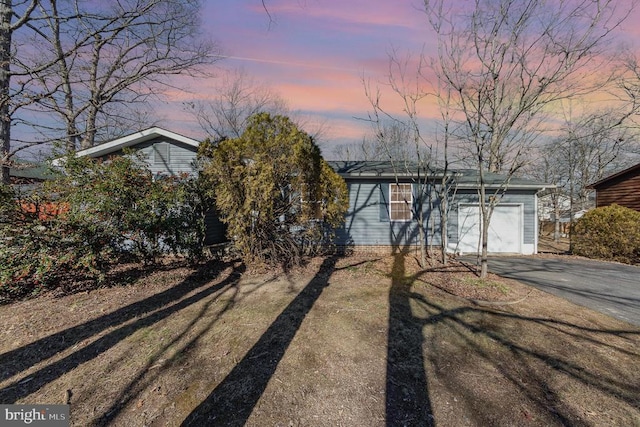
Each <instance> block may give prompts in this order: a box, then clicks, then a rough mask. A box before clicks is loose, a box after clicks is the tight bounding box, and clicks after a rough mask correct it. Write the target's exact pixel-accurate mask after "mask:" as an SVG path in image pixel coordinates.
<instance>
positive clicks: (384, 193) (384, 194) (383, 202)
mask: <svg viewBox="0 0 640 427" xmlns="http://www.w3.org/2000/svg"><path fill="white" fill-rule="evenodd" d="M380 221H381V222H389V183H386V182H381V183H380Z"/></svg>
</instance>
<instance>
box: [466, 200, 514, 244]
mask: <svg viewBox="0 0 640 427" xmlns="http://www.w3.org/2000/svg"><path fill="white" fill-rule="evenodd" d="M522 235H523V229H522V205H499V206H496V207H495V208H494V210H493V214H492V215H491V222H490V223H489V241H488V246H487V250H488V251H489V252H491V253H521V250H522ZM479 241H480V209H479V206H478V205H459V207H458V251H459V252H463V253H464V252H466V253H469V252H473V253H476V252H477V251H478V247H479Z"/></svg>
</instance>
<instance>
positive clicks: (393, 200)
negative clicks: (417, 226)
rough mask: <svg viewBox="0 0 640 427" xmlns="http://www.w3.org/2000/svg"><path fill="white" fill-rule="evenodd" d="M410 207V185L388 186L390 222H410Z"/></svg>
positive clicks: (411, 197) (411, 201) (411, 202)
mask: <svg viewBox="0 0 640 427" xmlns="http://www.w3.org/2000/svg"><path fill="white" fill-rule="evenodd" d="M412 205H413V195H412V193H411V184H389V218H390V219H391V221H411V217H412V215H411V206H412Z"/></svg>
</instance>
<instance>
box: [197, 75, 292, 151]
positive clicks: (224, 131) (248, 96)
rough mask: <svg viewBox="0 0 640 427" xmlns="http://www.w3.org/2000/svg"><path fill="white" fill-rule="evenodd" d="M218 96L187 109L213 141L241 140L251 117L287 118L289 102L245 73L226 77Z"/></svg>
mask: <svg viewBox="0 0 640 427" xmlns="http://www.w3.org/2000/svg"><path fill="white" fill-rule="evenodd" d="M215 92H216V95H215V97H214V99H211V100H207V101H194V102H189V103H187V105H186V107H187V109H188V111H189V112H191V113H192V114H193V115H194V116H195V118H196V120H197V121H198V124H199V125H200V127H201V128H202V130H204V131H205V132H206V133H207V134H208V135H211V136H212V137H213V138H214V139H222V138H239V137H240V135H242V133H243V132H244V130H245V129H246V127H247V121H248V119H249V117H251V116H253V115H255V114H258V113H261V112H266V113H270V114H273V115H286V114H288V108H287V105H286V102H285V101H284V100H283V99H282V98H281V97H280V95H278V94H277V93H275V92H274V91H273V90H272V89H270V88H269V87H267V86H265V85H262V84H260V83H258V82H257V81H256V80H255V79H253V78H252V77H251V76H249V75H248V74H247V73H246V71H244V69H238V70H234V71H232V72H229V73H227V74H225V75H224V76H223V78H222V81H221V82H220V84H219V85H217V86H216V88H215Z"/></svg>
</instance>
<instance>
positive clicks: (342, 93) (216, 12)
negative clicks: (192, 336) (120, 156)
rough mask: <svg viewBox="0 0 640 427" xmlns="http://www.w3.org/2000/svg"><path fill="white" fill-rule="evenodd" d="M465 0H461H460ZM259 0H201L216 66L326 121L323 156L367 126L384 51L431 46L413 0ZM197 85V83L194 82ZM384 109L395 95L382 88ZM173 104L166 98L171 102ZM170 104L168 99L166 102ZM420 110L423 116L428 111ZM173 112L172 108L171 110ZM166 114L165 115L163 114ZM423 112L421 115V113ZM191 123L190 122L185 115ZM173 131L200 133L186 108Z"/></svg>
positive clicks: (206, 89) (171, 122) (633, 37)
mask: <svg viewBox="0 0 640 427" xmlns="http://www.w3.org/2000/svg"><path fill="white" fill-rule="evenodd" d="M461 1H463V2H464V0H461ZM265 3H266V5H267V7H268V11H269V13H270V15H271V17H272V20H273V21H272V22H270V19H269V16H268V15H267V12H266V11H265V9H264V8H263V5H262V3H261V1H259V0H234V1H208V2H204V10H203V19H202V25H203V27H204V30H205V31H206V33H207V35H208V36H210V37H211V38H212V39H214V40H215V41H216V42H217V43H218V44H219V45H220V47H221V49H222V51H223V54H224V55H225V56H226V58H225V59H224V60H221V61H220V62H219V63H218V64H217V67H218V69H227V70H231V69H237V68H243V69H244V70H245V72H246V73H247V74H249V75H250V76H252V77H253V78H255V79H256V80H257V81H259V82H261V83H263V84H265V85H267V86H269V87H270V88H271V89H272V90H274V91H275V92H277V93H278V94H280V95H281V96H282V97H283V98H284V99H285V100H286V101H287V103H288V106H289V108H290V109H291V110H293V111H296V112H298V113H299V114H301V115H303V116H306V117H307V118H309V119H310V120H312V121H318V122H324V123H325V126H326V127H327V131H326V133H325V138H324V141H323V143H322V144H321V146H322V147H323V151H324V152H325V155H329V157H330V154H331V150H332V147H333V146H334V145H336V144H339V143H348V142H357V141H359V140H361V139H362V137H363V136H364V135H365V134H366V133H367V131H368V125H367V124H366V123H365V122H363V121H359V120H357V119H356V117H360V118H362V117H366V115H367V111H370V110H371V107H370V104H369V102H368V100H367V97H366V96H365V90H364V87H363V83H362V80H363V78H364V79H370V80H371V82H372V83H373V84H374V85H375V84H377V82H382V81H384V80H385V76H386V74H387V73H388V52H389V51H390V50H391V49H392V48H394V47H395V48H398V49H401V50H402V51H403V52H414V53H419V52H420V51H421V50H423V49H424V50H425V51H426V52H427V54H429V53H430V52H433V47H434V46H433V40H432V38H431V37H430V32H429V28H428V22H427V17H426V15H425V13H424V11H423V6H422V2H421V1H419V0H394V1H389V0H267V1H266V2H265ZM639 27H640V13H638V10H636V11H635V12H634V13H633V15H632V16H631V17H630V18H629V19H628V21H627V22H626V24H625V26H624V28H622V39H623V40H624V42H626V43H628V44H631V45H637V43H638V42H640V29H639ZM216 80H217V79H216V78H211V79H209V80H207V81H198V82H194V83H193V86H192V87H191V90H190V92H184V93H181V94H174V96H173V98H172V100H173V101H181V102H183V101H188V100H194V99H206V98H207V97H211V96H215V93H214V88H215V87H216V85H218V84H219V82H218V81H216ZM196 85H197V86H196ZM383 96H386V97H387V98H383V100H386V102H387V104H386V105H388V106H389V107H390V109H392V110H393V109H395V110H396V111H398V109H399V108H400V107H399V105H398V104H397V101H393V100H392V98H391V97H390V94H384V93H383ZM172 104H173V103H172ZM173 105H175V104H173ZM426 108H427V109H428V110H431V111H424V112H423V114H424V115H425V116H429V114H433V112H434V110H433V109H431V108H429V107H426ZM173 111H174V112H175V111H176V109H175V108H174V109H173ZM164 115H165V116H167V114H166V113H165V114H164ZM426 118H428V117H426ZM190 120H191V123H190V124H189V121H190ZM165 126H167V127H168V128H171V129H172V130H175V131H178V132H183V133H185V134H188V135H190V136H194V137H201V134H200V133H199V132H198V130H197V127H196V126H195V125H194V123H193V119H191V118H189V117H187V115H185V113H175V114H174V115H173V116H167V121H166V125H165Z"/></svg>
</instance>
